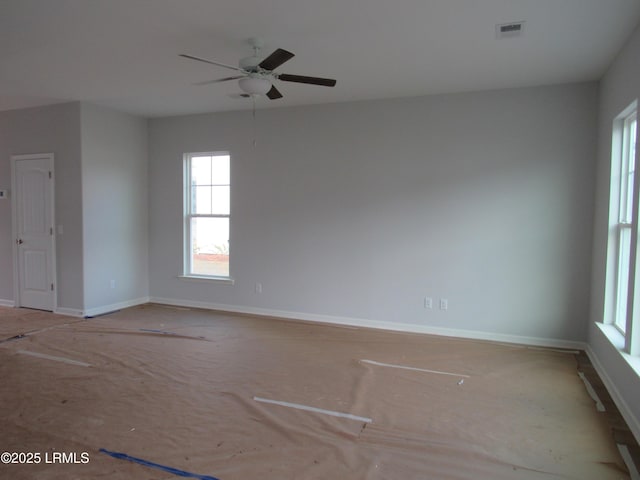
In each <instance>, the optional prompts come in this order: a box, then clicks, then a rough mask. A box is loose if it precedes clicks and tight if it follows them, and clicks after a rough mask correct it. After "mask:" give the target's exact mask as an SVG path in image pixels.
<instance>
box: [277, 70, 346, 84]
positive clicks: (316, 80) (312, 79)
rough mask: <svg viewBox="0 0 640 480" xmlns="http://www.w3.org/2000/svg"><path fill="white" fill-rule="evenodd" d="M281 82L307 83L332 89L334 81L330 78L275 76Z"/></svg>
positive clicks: (285, 74)
mask: <svg viewBox="0 0 640 480" xmlns="http://www.w3.org/2000/svg"><path fill="white" fill-rule="evenodd" d="M277 78H278V80H282V81H283V82H296V83H309V84H311V85H322V86H323V87H334V86H335V84H336V81H335V80H333V79H332V78H319V77H305V76H304V75H289V74H288V73H281V74H280V75H278V76H277Z"/></svg>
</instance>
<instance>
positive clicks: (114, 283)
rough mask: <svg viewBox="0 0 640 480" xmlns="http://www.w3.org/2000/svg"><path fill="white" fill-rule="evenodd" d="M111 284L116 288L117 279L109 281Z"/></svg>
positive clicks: (112, 287)
mask: <svg viewBox="0 0 640 480" xmlns="http://www.w3.org/2000/svg"><path fill="white" fill-rule="evenodd" d="M109 286H110V287H111V289H114V288H116V281H115V280H111V281H110V282H109Z"/></svg>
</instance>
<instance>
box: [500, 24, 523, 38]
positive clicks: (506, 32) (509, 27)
mask: <svg viewBox="0 0 640 480" xmlns="http://www.w3.org/2000/svg"><path fill="white" fill-rule="evenodd" d="M523 30H524V22H510V23H501V24H498V25H496V36H497V37H498V38H508V37H519V36H520V35H522V31H523Z"/></svg>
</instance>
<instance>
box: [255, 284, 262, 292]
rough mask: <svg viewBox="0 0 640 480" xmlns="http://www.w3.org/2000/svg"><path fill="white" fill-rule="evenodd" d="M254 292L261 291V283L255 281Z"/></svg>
mask: <svg viewBox="0 0 640 480" xmlns="http://www.w3.org/2000/svg"><path fill="white" fill-rule="evenodd" d="M256 293H262V284H261V283H260V282H257V283H256Z"/></svg>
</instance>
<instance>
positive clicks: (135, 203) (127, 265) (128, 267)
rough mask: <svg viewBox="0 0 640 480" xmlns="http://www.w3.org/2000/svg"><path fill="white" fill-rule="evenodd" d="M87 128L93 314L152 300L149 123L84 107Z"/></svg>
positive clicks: (88, 304) (87, 272)
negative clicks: (149, 236) (150, 279)
mask: <svg viewBox="0 0 640 480" xmlns="http://www.w3.org/2000/svg"><path fill="white" fill-rule="evenodd" d="M81 128H82V198H83V204H82V207H83V208H82V217H83V226H84V278H85V283H84V305H85V310H86V311H87V312H89V314H91V312H92V310H94V309H104V308H105V307H107V309H108V306H115V305H119V304H122V303H127V302H130V301H135V300H137V299H144V298H146V297H147V296H148V295H149V288H148V255H147V246H148V237H147V231H148V222H147V214H148V202H147V200H148V190H147V174H148V172H147V121H146V120H145V119H142V118H137V117H132V116H130V115H126V114H123V113H118V112H114V111H112V110H108V109H105V108H101V107H97V106H93V105H88V104H84V103H83V104H82V105H81ZM112 281H113V283H112Z"/></svg>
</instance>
